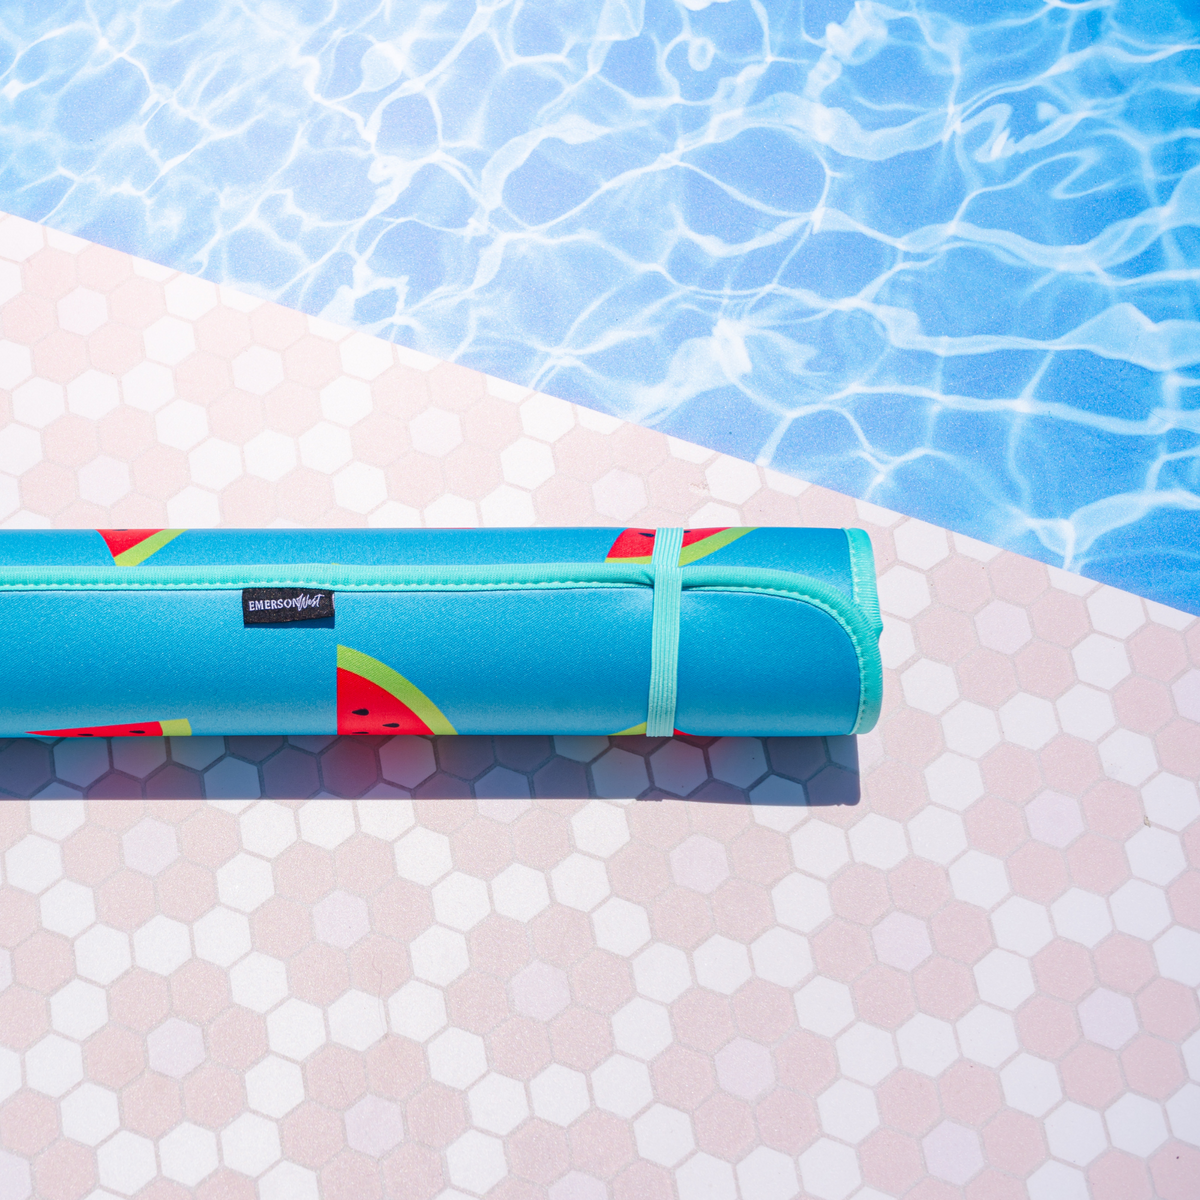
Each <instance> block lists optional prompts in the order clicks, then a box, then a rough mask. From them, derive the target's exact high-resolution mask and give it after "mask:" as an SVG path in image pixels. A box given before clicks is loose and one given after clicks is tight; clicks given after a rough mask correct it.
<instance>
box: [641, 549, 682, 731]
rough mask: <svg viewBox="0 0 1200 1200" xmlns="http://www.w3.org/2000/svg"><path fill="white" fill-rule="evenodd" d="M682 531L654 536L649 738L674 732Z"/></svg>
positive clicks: (648, 710) (647, 722)
mask: <svg viewBox="0 0 1200 1200" xmlns="http://www.w3.org/2000/svg"><path fill="white" fill-rule="evenodd" d="M682 549H683V529H682V528H679V529H658V530H656V531H655V535H654V554H653V556H652V557H651V560H650V566H651V569H652V570H653V572H654V619H653V626H652V634H651V638H650V698H649V702H648V704H647V706H646V736H647V737H671V736H672V735H673V734H674V732H675V700H676V697H677V695H678V686H679V609H680V601H681V599H682V593H683V570H682V568H681V567H680V566H679V553H680V551H681V550H682Z"/></svg>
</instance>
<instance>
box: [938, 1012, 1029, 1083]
mask: <svg viewBox="0 0 1200 1200" xmlns="http://www.w3.org/2000/svg"><path fill="white" fill-rule="evenodd" d="M1018 1003H1020V1002H1019V1001H1018ZM1014 1007H1015V1006H1014ZM954 1029H955V1032H956V1033H957V1034H958V1044H959V1045H960V1046H961V1047H962V1052H963V1054H964V1055H965V1056H966V1057H967V1058H969V1059H972V1060H973V1061H975V1062H978V1063H983V1065H984V1066H986V1067H998V1066H1000V1065H1001V1064H1002V1063H1005V1062H1007V1061H1008V1059H1010V1058H1011V1057H1012V1056H1013V1055H1014V1054H1015V1053H1016V1052H1017V1048H1018V1046H1019V1043H1018V1041H1017V1028H1016V1025H1015V1024H1014V1023H1013V1019H1012V1017H1010V1016H1009V1015H1008V1013H1004V1012H999V1011H998V1010H997V1009H994V1008H991V1007H990V1006H989V1005H987V1004H977V1005H976V1006H975V1007H974V1008H973V1009H971V1011H970V1012H969V1013H967V1014H966V1015H965V1016H963V1017H960V1018H959V1020H958V1023H957V1024H956V1025H955V1027H954Z"/></svg>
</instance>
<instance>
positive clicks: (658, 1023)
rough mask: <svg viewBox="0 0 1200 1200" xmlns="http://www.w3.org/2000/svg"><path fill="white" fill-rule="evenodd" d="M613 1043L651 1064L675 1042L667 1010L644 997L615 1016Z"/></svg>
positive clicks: (632, 1002) (635, 1000)
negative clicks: (650, 1061)
mask: <svg viewBox="0 0 1200 1200" xmlns="http://www.w3.org/2000/svg"><path fill="white" fill-rule="evenodd" d="M612 1027H613V1042H614V1044H615V1045H616V1047H617V1049H618V1050H622V1051H624V1052H625V1053H626V1054H631V1055H633V1057H634V1058H641V1059H645V1060H646V1061H649V1060H650V1059H652V1058H657V1057H658V1056H659V1055H660V1054H661V1053H662V1052H663V1051H664V1050H665V1049H666V1048H667V1047H668V1046H669V1045H670V1044H671V1042H672V1041H673V1040H674V1035H673V1034H672V1032H671V1018H670V1017H669V1016H668V1014H667V1010H666V1008H664V1007H663V1006H662V1005H661V1004H655V1003H653V1002H652V1001H650V1000H646V999H644V998H643V997H641V996H635V997H634V998H633V999H632V1000H630V1001H629V1003H628V1004H626V1005H624V1006H623V1007H621V1008H620V1009H618V1010H617V1011H616V1012H615V1013H614V1014H613V1019H612Z"/></svg>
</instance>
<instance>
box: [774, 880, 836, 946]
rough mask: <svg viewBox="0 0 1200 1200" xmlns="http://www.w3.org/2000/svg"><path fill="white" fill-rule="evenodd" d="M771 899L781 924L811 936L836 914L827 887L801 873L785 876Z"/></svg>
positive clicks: (776, 886)
mask: <svg viewBox="0 0 1200 1200" xmlns="http://www.w3.org/2000/svg"><path fill="white" fill-rule="evenodd" d="M771 900H772V903H773V904H774V906H775V917H776V919H777V920H778V921H779V923H780V924H781V925H786V926H788V927H789V928H791V929H798V930H799V931H800V932H801V933H812V931H813V930H814V929H816V928H817V927H818V926H820V925H823V924H824V923H825V921H826V920H828V919H829V917H830V916H831V915H832V913H833V909H832V907H831V906H830V903H829V891H828V889H827V888H826V887H825V885H824V884H823V883H821V882H820V881H819V880H816V879H812V878H810V877H809V876H808V875H801V874H800V873H799V872H793V873H792V874H791V875H785V876H784V877H783V879H781V880H780V881H779V882H778V883H777V884H776V885H775V886H774V887H773V888H772V889H771Z"/></svg>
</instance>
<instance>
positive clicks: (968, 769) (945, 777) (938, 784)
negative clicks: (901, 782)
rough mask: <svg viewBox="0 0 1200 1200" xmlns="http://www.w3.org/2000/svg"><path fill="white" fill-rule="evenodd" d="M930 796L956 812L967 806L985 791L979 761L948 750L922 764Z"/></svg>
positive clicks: (935, 801)
mask: <svg viewBox="0 0 1200 1200" xmlns="http://www.w3.org/2000/svg"><path fill="white" fill-rule="evenodd" d="M925 786H926V787H927V788H928V789H929V799H930V800H932V801H933V802H934V803H935V804H942V805H945V806H946V807H947V808H953V809H955V810H956V811H958V812H962V811H963V810H964V809H966V808H969V807H970V806H971V805H972V804H974V803H975V801H976V800H978V799H979V798H980V797H981V796H982V795H983V792H984V788H983V776H982V774H981V773H980V770H979V764H978V763H977V762H975V761H974V760H973V759H970V758H964V757H963V756H962V755H961V754H953V753H950V752H947V753H945V754H942V755H941V756H939V757H938V758H936V759H935V760H934V761H933V762H931V763H930V764H929V766H927V767H926V768H925Z"/></svg>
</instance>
